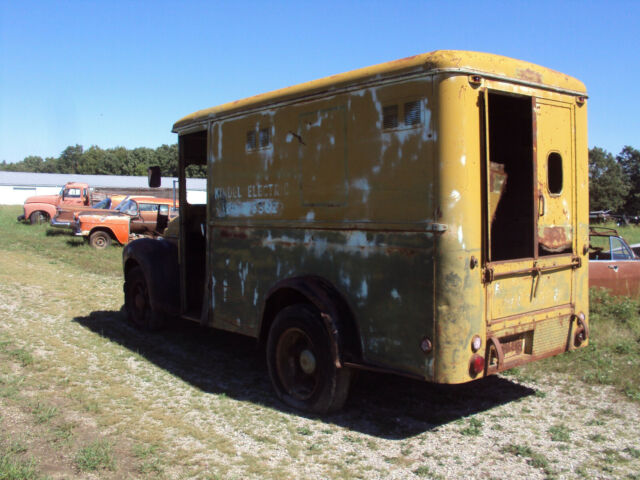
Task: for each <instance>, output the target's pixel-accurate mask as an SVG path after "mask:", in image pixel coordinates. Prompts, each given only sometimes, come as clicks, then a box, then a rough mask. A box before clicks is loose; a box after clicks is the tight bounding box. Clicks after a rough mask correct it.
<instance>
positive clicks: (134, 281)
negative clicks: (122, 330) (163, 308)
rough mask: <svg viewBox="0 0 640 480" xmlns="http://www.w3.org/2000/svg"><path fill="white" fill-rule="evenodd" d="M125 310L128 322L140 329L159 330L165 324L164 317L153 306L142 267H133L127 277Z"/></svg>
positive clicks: (125, 283)
mask: <svg viewBox="0 0 640 480" xmlns="http://www.w3.org/2000/svg"><path fill="white" fill-rule="evenodd" d="M124 308H125V311H126V313H127V320H129V321H130V322H131V323H132V324H133V325H135V326H136V327H138V328H141V329H144V330H158V329H160V328H162V327H163V326H164V324H165V321H164V316H163V315H161V314H160V313H158V312H156V311H155V310H154V309H153V306H152V305H151V301H150V300H149V288H148V286H147V279H146V278H145V276H144V272H143V271H142V269H141V268H140V267H133V268H132V269H131V270H129V272H128V273H127V275H126V277H125V280H124Z"/></svg>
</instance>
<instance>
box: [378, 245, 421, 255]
mask: <svg viewBox="0 0 640 480" xmlns="http://www.w3.org/2000/svg"><path fill="white" fill-rule="evenodd" d="M385 253H386V254H387V255H393V254H395V253H399V254H400V255H404V256H405V257H413V256H415V254H416V253H417V252H416V251H415V250H413V249H411V248H402V247H387V248H386V249H385Z"/></svg>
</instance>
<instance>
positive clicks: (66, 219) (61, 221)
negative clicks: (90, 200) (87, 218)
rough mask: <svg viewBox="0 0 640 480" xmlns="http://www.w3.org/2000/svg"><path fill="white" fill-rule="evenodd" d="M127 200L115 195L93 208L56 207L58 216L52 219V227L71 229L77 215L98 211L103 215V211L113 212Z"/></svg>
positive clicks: (80, 206)
mask: <svg viewBox="0 0 640 480" xmlns="http://www.w3.org/2000/svg"><path fill="white" fill-rule="evenodd" d="M125 198H127V195H121V194H115V195H110V196H108V197H107V198H105V199H103V200H101V201H99V202H98V203H96V204H95V205H93V206H88V205H64V204H62V205H58V206H57V207H56V215H55V216H54V217H53V218H52V219H51V225H52V226H53V227H62V228H69V227H71V224H72V223H73V220H74V218H75V216H76V214H79V213H93V212H94V211H97V213H103V212H102V211H103V210H113V209H115V208H116V207H117V206H118V205H119V204H120V202H122V201H123V200H124V199H125Z"/></svg>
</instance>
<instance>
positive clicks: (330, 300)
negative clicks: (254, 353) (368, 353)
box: [259, 275, 362, 367]
mask: <svg viewBox="0 0 640 480" xmlns="http://www.w3.org/2000/svg"><path fill="white" fill-rule="evenodd" d="M296 303H308V304H310V305H313V306H315V307H316V308H317V309H318V311H319V312H320V315H321V317H322V320H323V323H324V326H325V328H326V329H327V333H328V334H329V338H330V340H331V350H332V355H333V359H334V362H335V364H336V366H337V367H340V366H342V363H343V362H345V361H357V360H360V359H361V358H362V348H361V345H360V334H359V331H358V327H357V324H356V321H355V317H354V315H353V311H352V309H351V308H350V307H349V304H348V303H347V301H346V300H345V298H344V296H343V295H342V294H341V293H340V292H339V291H338V289H337V288H335V287H334V285H333V284H331V282H329V281H327V280H326V279H324V278H322V277H319V276H316V275H304V276H300V277H293V278H288V279H285V280H282V281H280V282H278V283H277V284H276V285H275V286H274V287H273V288H272V289H271V290H269V292H268V293H267V299H266V301H265V305H264V309H263V312H262V322H261V325H260V337H259V339H260V342H261V343H262V344H263V345H264V344H266V340H267V337H268V335H269V329H270V328H271V324H272V323H273V320H274V319H275V317H276V315H277V314H278V312H279V311H280V310H282V309H283V308H285V307H287V306H289V305H293V304H296Z"/></svg>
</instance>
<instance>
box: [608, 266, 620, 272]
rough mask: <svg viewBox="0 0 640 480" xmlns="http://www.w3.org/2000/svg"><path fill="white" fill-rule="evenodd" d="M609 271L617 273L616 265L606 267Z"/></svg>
mask: <svg viewBox="0 0 640 480" xmlns="http://www.w3.org/2000/svg"><path fill="white" fill-rule="evenodd" d="M607 266H608V267H609V268H610V269H611V270H613V271H614V272H617V271H618V265H607Z"/></svg>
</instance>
